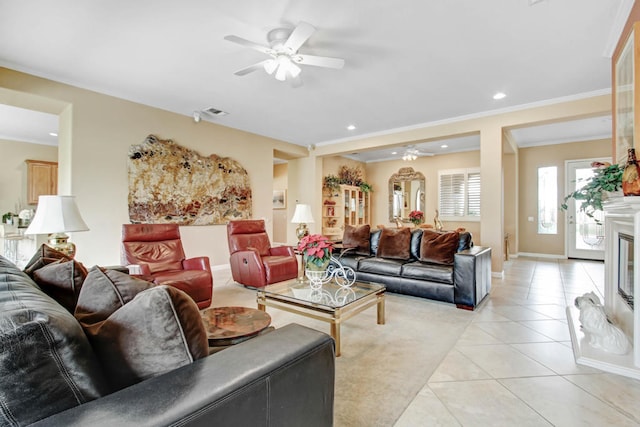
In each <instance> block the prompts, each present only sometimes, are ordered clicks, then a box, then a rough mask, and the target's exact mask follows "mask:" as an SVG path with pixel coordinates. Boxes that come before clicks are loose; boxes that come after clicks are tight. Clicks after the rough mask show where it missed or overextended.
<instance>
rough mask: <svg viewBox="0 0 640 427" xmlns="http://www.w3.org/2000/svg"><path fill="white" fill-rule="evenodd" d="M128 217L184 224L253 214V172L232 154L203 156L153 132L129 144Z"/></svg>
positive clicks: (134, 221) (246, 216)
mask: <svg viewBox="0 0 640 427" xmlns="http://www.w3.org/2000/svg"><path fill="white" fill-rule="evenodd" d="M128 170H129V220H130V221H131V222H132V223H146V224H159V223H177V224H180V225H210V224H226V223H227V222H229V221H230V220H234V219H249V218H251V187H250V185H249V175H248V174H247V171H246V170H245V169H244V168H243V167H242V165H241V164H240V163H238V162H237V161H236V160H233V159H231V158H228V157H218V156H216V155H215V154H212V155H210V156H209V157H205V156H201V155H200V154H198V153H197V152H195V151H193V150H190V149H187V148H184V147H181V146H180V145H178V144H176V143H174V142H173V141H171V140H161V139H159V138H157V137H156V136H154V135H149V136H148V137H147V138H146V139H145V141H144V142H143V143H142V144H137V145H132V146H131V147H130V148H129V160H128Z"/></svg>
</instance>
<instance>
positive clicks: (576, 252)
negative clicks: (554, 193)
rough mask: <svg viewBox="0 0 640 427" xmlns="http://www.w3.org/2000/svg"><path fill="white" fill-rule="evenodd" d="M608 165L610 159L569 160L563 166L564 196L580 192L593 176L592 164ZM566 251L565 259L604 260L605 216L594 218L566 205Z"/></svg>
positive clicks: (599, 213) (574, 204)
mask: <svg viewBox="0 0 640 427" xmlns="http://www.w3.org/2000/svg"><path fill="white" fill-rule="evenodd" d="M594 161H599V162H609V161H611V159H607V158H601V159H588V160H570V161H567V162H566V182H565V189H566V194H569V193H571V192H572V191H574V190H577V189H579V188H580V187H582V186H583V185H584V180H586V179H588V178H589V177H591V176H593V168H592V167H591V163H592V162H594ZM567 206H568V209H567V215H566V230H567V231H566V248H567V257H568V258H580V259H591V260H599V261H603V260H604V212H602V211H596V212H595V213H594V217H593V218H592V217H589V216H587V215H586V214H585V213H584V212H579V211H578V209H579V207H580V202H579V201H578V202H576V201H575V200H574V199H569V200H568V201H567Z"/></svg>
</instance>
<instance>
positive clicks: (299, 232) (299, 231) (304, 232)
mask: <svg viewBox="0 0 640 427" xmlns="http://www.w3.org/2000/svg"><path fill="white" fill-rule="evenodd" d="M308 235H309V229H308V228H307V224H304V223H301V224H300V225H298V228H296V237H297V238H298V241H300V240H302V238H303V237H304V236H308Z"/></svg>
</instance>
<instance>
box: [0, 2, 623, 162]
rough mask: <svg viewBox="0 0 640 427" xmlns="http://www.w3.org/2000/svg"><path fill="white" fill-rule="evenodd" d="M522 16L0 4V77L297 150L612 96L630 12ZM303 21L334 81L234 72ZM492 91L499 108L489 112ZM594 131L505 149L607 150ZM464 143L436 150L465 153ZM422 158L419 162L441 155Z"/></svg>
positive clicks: (459, 8) (507, 7)
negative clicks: (65, 86) (560, 146)
mask: <svg viewBox="0 0 640 427" xmlns="http://www.w3.org/2000/svg"><path fill="white" fill-rule="evenodd" d="M530 3H531V1H530V0H483V1H477V0H431V1H424V0H402V1H399V2H389V1H382V0H369V1H366V2H365V1H357V0H325V1H312V0H297V1H292V0H269V1H265V0H244V1H241V2H239V1H236V2H229V1H221V0H189V1H182V2H169V1H158V0H155V1H152V0H138V1H135V2H131V1H125V0H110V1H107V0H93V1H90V2H87V1H84V0H58V1H55V2H51V1H48V0H22V1H14V0H0V66H6V67H9V68H13V69H16V70H19V71H24V72H28V73H31V74H35V75H38V76H43V77H46V78H50V79H53V80H57V81H61V82H65V83H69V84H73V85H76V86H79V87H83V88H87V89H91V90H95V91H98V92H102V93H106V94H109V95H113V96H117V97H120V98H124V99H128V100H131V101H135V102H139V103H142V104H146V105H152V106H156V107H158V108H162V109H166V110H169V111H173V112H176V113H179V114H184V115H188V116H191V115H192V114H193V111H194V110H201V109H204V108H207V107H215V108H218V109H220V110H224V111H226V112H228V113H229V114H228V115H226V116H222V117H216V118H213V119H210V120H211V121H214V122H216V123H219V124H221V125H224V126H230V127H233V128H238V129H242V130H246V131H249V132H253V133H257V134H261V135H265V136H268V137H272V138H276V139H280V140H284V141H288V142H292V143H294V144H299V145H305V146H306V145H309V144H327V143H334V142H340V141H345V140H348V139H352V138H357V137H361V136H363V135H367V134H375V133H380V132H385V131H389V130H393V129H398V128H405V127H411V126H416V125H419V124H424V123H430V122H434V121H439V120H447V119H452V118H455V117H461V116H465V115H469V114H479V113H486V112H489V111H494V110H504V109H510V108H517V107H518V106H521V105H525V104H531V103H540V102H545V101H546V100H551V99H557V98H564V97H580V96H585V95H586V94H592V93H607V92H608V91H610V87H611V76H610V67H611V58H610V55H611V52H612V50H613V47H614V45H615V43H616V41H617V39H618V37H619V34H620V31H621V28H622V25H623V24H624V21H625V20H626V17H627V16H628V13H629V10H630V7H631V6H632V4H633V1H632V0H545V1H542V2H538V3H535V4H533V5H530ZM300 21H306V22H309V23H311V24H312V25H314V26H315V27H316V28H317V31H316V32H315V33H314V34H313V35H312V36H311V37H310V38H309V40H308V41H307V43H306V44H304V45H303V46H302V48H301V49H300V52H301V53H307V54H313V55H322V56H332V57H339V58H344V60H345V62H346V65H345V67H344V68H343V69H341V70H334V69H325V68H318V67H311V66H303V71H302V74H301V77H302V80H303V82H304V85H303V86H302V87H300V88H292V87H291V86H290V85H288V84H287V83H286V82H285V83H282V82H279V81H277V80H275V79H274V78H273V77H272V76H270V75H268V74H266V73H265V72H264V71H262V70H259V71H256V72H254V73H251V74H248V75H246V76H244V77H238V76H235V75H234V74H233V73H234V72H235V71H237V70H238V69H241V68H244V67H246V66H248V65H251V64H253V63H256V62H259V61H262V60H263V59H266V56H265V55H264V54H262V53H260V52H257V51H255V50H251V49H248V48H245V47H243V46H239V45H237V44H234V43H231V42H229V41H226V40H224V39H223V37H224V36H225V35H228V34H234V35H237V36H239V37H242V38H245V39H249V40H252V41H254V42H256V43H260V44H266V34H267V33H268V31H269V30H271V29H274V28H278V27H293V26H295V25H296V24H297V23H299V22H300ZM498 91H502V92H505V93H506V94H507V96H506V98H504V99H502V100H497V101H496V100H494V99H492V95H493V94H494V93H496V92H498ZM0 114H5V112H4V111H3V110H0ZM604 119H605V120H606V118H604ZM603 123H604V122H603V118H595V119H591V120H589V121H586V122H580V123H573V124H564V125H562V124H555V125H547V126H541V127H537V129H534V128H528V129H518V130H516V131H514V135H513V136H514V138H515V139H516V141H517V143H518V144H521V143H522V144H526V143H531V144H539V143H541V142H544V141H563V140H567V139H573V140H581V139H585V138H586V139H589V138H593V137H601V136H604V137H610V134H611V131H610V127H611V125H610V122H609V124H608V127H609V131H608V133H607V132H606V129H605V128H606V126H605V125H604V124H603ZM349 124H354V125H355V126H356V129H355V130H351V131H350V130H347V129H346V127H347V125H349ZM587 128H593V131H592V134H591V136H588V135H585V133H588V132H586V129H587ZM576 130H577V131H580V133H581V134H580V135H581V136H576V135H574V133H575V132H576ZM2 133H4V132H2ZM596 135H597V136H596ZM576 138H577V139H576ZM472 139H473V138H472V137H471V138H460V139H456V140H455V141H448V142H447V144H448V145H449V146H450V147H452V148H451V149H452V150H453V147H458V146H461V148H460V150H463V149H471V148H469V146H470V145H472V143H473V141H472ZM526 141H529V142H526ZM430 144H432V145H433V144H437V145H436V147H432V146H424V147H423V146H422V145H421V146H420V147H419V148H420V149H421V150H422V151H425V152H435V150H436V149H437V150H442V149H440V148H439V146H440V145H441V144H442V143H441V142H435V143H433V142H432V143H430ZM476 148H477V147H476ZM385 155H387V156H390V153H382V154H379V155H378V156H379V157H378V158H373V157H372V158H371V159H368V160H369V161H375V160H380V159H381V158H385V157H384V156H385ZM380 156H382V157H380Z"/></svg>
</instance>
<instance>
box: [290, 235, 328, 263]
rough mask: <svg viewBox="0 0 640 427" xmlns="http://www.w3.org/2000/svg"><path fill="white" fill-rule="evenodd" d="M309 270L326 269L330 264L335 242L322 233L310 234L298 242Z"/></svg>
mask: <svg viewBox="0 0 640 427" xmlns="http://www.w3.org/2000/svg"><path fill="white" fill-rule="evenodd" d="M298 250H299V251H300V252H301V253H302V258H303V261H304V263H305V266H306V268H307V270H325V269H326V268H327V266H328V265H329V260H330V259H331V253H332V252H333V243H332V242H331V241H330V240H329V239H328V238H327V237H325V236H323V235H321V234H309V235H307V236H304V237H303V238H302V239H301V240H300V242H299V243H298Z"/></svg>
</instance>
